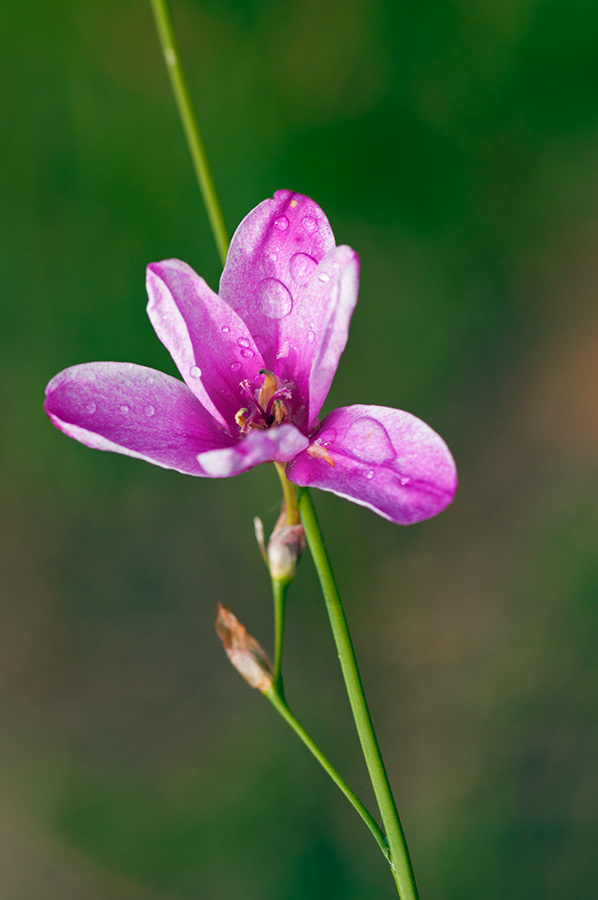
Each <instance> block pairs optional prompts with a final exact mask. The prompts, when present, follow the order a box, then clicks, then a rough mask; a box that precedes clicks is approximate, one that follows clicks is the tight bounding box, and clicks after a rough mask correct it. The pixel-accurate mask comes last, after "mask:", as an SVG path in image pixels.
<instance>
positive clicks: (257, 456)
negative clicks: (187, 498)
mask: <svg viewBox="0 0 598 900" xmlns="http://www.w3.org/2000/svg"><path fill="white" fill-rule="evenodd" d="M308 446H309V439H308V438H306V437H305V435H303V434H301V432H300V431H299V429H298V428H295V426H294V425H279V426H278V428H268V429H267V430H264V431H262V430H260V429H255V430H254V431H250V432H249V434H248V435H247V437H245V438H243V439H242V440H241V441H239V443H238V444H236V445H235V446H234V447H228V448H226V449H224V450H212V451H210V452H208V453H201V454H200V455H199V457H198V459H199V463H200V465H201V467H202V469H204V470H205V471H206V472H207V474H208V475H211V477H212V478H227V477H228V476H229V475H239V474H240V473H241V472H246V471H247V469H251V468H253V466H257V465H259V464H260V463H264V462H273V461H274V460H276V461H277V462H288V461H289V460H291V459H294V457H295V456H297V454H298V453H300V452H301V451H302V450H305V449H306V447H308Z"/></svg>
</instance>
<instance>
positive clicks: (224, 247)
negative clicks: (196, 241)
mask: <svg viewBox="0 0 598 900" xmlns="http://www.w3.org/2000/svg"><path fill="white" fill-rule="evenodd" d="M151 4H152V9H153V11H154V18H155V20H156V28H157V30H158V36H159V38H160V43H161V45H162V53H163V54H164V59H165V60H166V68H167V70H168V75H169V77H170V84H171V85H172V90H173V93H174V97H175V100H176V104H177V107H178V110H179V115H180V117H181V121H182V123H183V128H184V130H185V137H186V138H187V144H188V145H189V151H190V153H191V158H192V160H193V166H194V168H195V174H196V175H197V180H198V182H199V187H200V190H201V193H202V196H203V201H204V203H205V206H206V210H207V213H208V219H209V221H210V227H211V229H212V233H213V235H214V240H215V241H216V247H217V248H218V253H219V255H220V260H221V262H222V265H224V263H225V262H226V253H227V251H228V245H229V237H228V231H227V228H226V224H225V222H224V216H223V215H222V209H221V207H220V203H219V200H218V195H217V193H216V188H215V186H214V179H213V178H212V172H211V170H210V164H209V162H208V157H207V154H206V149H205V146H204V142H203V138H202V136H201V132H200V130H199V125H198V122H197V116H196V114H195V110H194V109H193V102H192V100H191V95H190V93H189V86H188V84H187V78H186V77H185V72H184V69H183V65H182V62H181V54H180V50H179V46H178V42H177V39H176V35H175V31H174V24H173V21H172V13H171V11H170V4H169V2H168V0H151Z"/></svg>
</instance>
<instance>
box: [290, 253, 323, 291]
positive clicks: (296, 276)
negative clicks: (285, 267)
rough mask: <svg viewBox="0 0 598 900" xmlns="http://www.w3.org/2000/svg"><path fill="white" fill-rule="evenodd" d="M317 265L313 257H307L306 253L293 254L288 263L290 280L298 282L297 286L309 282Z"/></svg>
mask: <svg viewBox="0 0 598 900" xmlns="http://www.w3.org/2000/svg"><path fill="white" fill-rule="evenodd" d="M317 265H318V264H317V262H316V261H315V259H314V258H313V256H308V255H307V253H295V255H294V256H292V257H291V261H290V263H289V271H290V273H291V278H292V279H293V281H298V282H299V284H304V283H305V282H306V281H309V279H310V278H311V275H312V273H313V271H314V269H315V268H316V266H317Z"/></svg>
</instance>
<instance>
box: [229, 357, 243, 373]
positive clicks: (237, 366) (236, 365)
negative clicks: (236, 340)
mask: <svg viewBox="0 0 598 900" xmlns="http://www.w3.org/2000/svg"><path fill="white" fill-rule="evenodd" d="M230 367H231V371H232V372H238V371H239V369H240V368H241V363H240V362H239V361H238V360H237V359H236V360H235V361H234V362H232V363H231V364H230Z"/></svg>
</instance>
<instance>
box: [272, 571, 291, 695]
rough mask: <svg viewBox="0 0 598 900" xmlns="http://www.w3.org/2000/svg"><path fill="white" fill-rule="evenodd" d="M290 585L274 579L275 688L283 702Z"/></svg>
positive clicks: (287, 582) (279, 579)
mask: <svg viewBox="0 0 598 900" xmlns="http://www.w3.org/2000/svg"><path fill="white" fill-rule="evenodd" d="M290 583H291V582H290V581H289V580H288V579H283V578H273V579H272V595H273V597H274V687H275V689H276V691H277V693H278V695H279V696H280V699H281V700H283V701H284V687H283V681H282V648H283V641H284V614H285V605H286V598H287V591H288V589H289V585H290Z"/></svg>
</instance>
